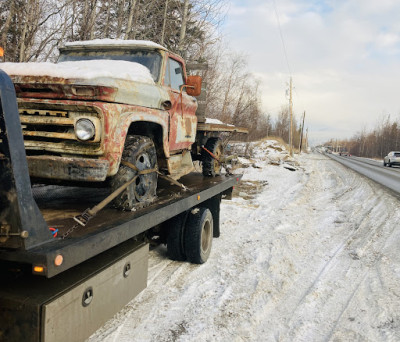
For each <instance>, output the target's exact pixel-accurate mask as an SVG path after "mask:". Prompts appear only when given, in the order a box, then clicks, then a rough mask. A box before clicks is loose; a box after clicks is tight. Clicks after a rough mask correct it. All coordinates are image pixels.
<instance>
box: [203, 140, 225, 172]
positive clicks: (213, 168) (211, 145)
mask: <svg viewBox="0 0 400 342" xmlns="http://www.w3.org/2000/svg"><path fill="white" fill-rule="evenodd" d="M204 147H205V148H206V149H207V150H209V151H210V152H211V153H212V154H214V156H216V157H217V158H218V159H219V160H221V158H222V157H223V152H224V151H223V150H224V149H223V147H222V142H221V140H220V139H219V138H210V139H208V140H207V142H206V144H205V146H204ZM201 160H202V163H203V175H204V176H206V177H215V176H218V175H220V174H221V166H222V165H221V163H219V162H218V161H216V160H215V159H214V158H213V157H212V156H211V155H210V154H209V153H208V152H207V151H205V150H202V152H201Z"/></svg>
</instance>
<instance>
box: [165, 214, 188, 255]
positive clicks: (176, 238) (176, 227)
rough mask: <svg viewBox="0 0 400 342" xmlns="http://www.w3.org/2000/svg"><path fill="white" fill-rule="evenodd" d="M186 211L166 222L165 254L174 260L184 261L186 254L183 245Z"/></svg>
mask: <svg viewBox="0 0 400 342" xmlns="http://www.w3.org/2000/svg"><path fill="white" fill-rule="evenodd" d="M186 218H187V212H184V213H182V214H180V215H178V216H175V217H173V218H172V219H170V220H168V222H167V223H166V224H167V226H168V236H167V255H168V258H170V259H171V260H175V261H185V260H186V255H185V251H184V247H183V239H184V228H185V222H186Z"/></svg>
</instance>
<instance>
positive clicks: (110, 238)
mask: <svg viewBox="0 0 400 342" xmlns="http://www.w3.org/2000/svg"><path fill="white" fill-rule="evenodd" d="M0 105H1V106H0V130H1V131H2V132H3V133H2V140H3V141H2V146H3V150H4V151H3V155H2V154H1V151H0V171H1V172H0V202H1V200H3V202H4V203H0V219H2V220H3V222H2V221H0V228H1V229H0V233H1V234H3V237H4V236H5V235H4V234H8V235H6V236H8V238H7V240H8V241H7V242H6V243H7V244H8V245H6V246H5V247H6V248H4V243H3V246H2V248H1V249H0V260H7V261H13V262H20V263H28V264H31V265H32V266H41V267H43V271H41V272H40V273H38V274H40V275H45V276H47V277H49V278H50V277H53V276H55V275H57V274H59V273H62V272H64V271H66V270H67V269H70V268H71V267H73V266H75V265H78V264H80V263H82V262H84V261H85V260H88V259H90V258H92V257H94V256H96V255H98V254H100V253H102V252H104V251H106V250H108V249H110V248H112V247H114V246H117V245H118V244H121V243H123V242H125V241H127V240H129V239H132V238H134V237H135V236H137V235H139V234H141V233H143V232H145V231H147V230H148V229H150V228H152V227H154V226H157V225H159V224H161V223H163V222H165V221H166V220H168V219H170V218H172V217H174V216H176V215H178V214H180V213H182V212H184V211H187V210H189V209H191V208H193V207H195V206H198V205H200V204H201V203H203V202H204V201H207V200H209V199H211V198H213V197H215V196H219V195H221V194H222V193H224V192H226V191H229V190H230V189H232V187H233V186H234V185H235V184H237V183H238V182H239V180H240V178H241V176H240V175H233V176H228V175H226V176H219V177H215V178H203V176H202V175H199V174H192V175H188V176H185V177H184V178H182V182H183V184H185V183H186V181H187V183H186V184H185V185H187V186H188V188H189V190H188V191H186V192H182V191H181V192H180V193H176V192H175V193H173V194H172V195H171V193H170V194H169V195H168V196H167V198H160V199H161V201H156V202H155V203H154V204H152V205H150V206H149V207H147V208H144V209H142V210H138V211H136V212H128V213H126V212H117V211H116V209H110V208H108V209H106V210H104V211H103V212H102V213H100V214H98V215H97V216H96V217H95V218H94V219H93V220H92V221H91V222H89V224H88V226H87V227H84V228H82V229H81V232H80V233H79V234H71V236H68V237H67V238H65V239H61V238H53V237H52V234H51V232H50V231H49V225H48V222H46V220H45V217H44V216H43V213H42V212H41V209H40V208H39V207H38V205H37V203H36V201H35V199H34V196H33V193H32V188H31V183H30V180H29V172H28V167H27V161H26V154H25V148H24V142H23V136H22V132H21V125H20V121H19V113H18V108H17V104H16V95H15V90H14V86H13V84H12V82H11V80H10V78H9V77H8V76H7V75H6V74H5V73H4V72H3V71H1V70H0ZM4 133H5V134H4ZM10 194H11V195H12V196H10ZM6 198H13V200H12V201H10V202H9V203H5V202H6V201H7V200H5V199H6ZM101 199H102V198H99V201H100V200H101ZM77 202H82V199H81V198H77ZM2 206H3V207H2ZM5 206H7V208H5ZM65 209H70V208H65ZM58 210H59V211H62V209H61V208H59V209H58ZM108 215H111V216H112V217H113V218H112V219H111V220H110V219H109V217H110V216H108ZM4 218H6V219H4ZM96 220H97V224H96ZM51 221H52V223H53V222H54V221H57V218H55V219H54V218H53V219H52V220H51ZM4 222H5V223H6V224H4ZM72 222H73V221H72V220H71V224H72ZM91 224H94V225H95V226H96V229H93V228H91ZM10 227H11V228H10ZM4 232H6V233H4ZM82 232H83V233H82ZM1 234H0V235H1ZM0 237H1V236H0ZM59 255H61V256H62V258H63V262H62V263H61V265H58V266H57V265H56V264H55V259H56V257H57V256H59Z"/></svg>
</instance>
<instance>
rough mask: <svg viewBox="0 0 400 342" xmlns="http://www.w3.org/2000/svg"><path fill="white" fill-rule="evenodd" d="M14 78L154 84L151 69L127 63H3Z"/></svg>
mask: <svg viewBox="0 0 400 342" xmlns="http://www.w3.org/2000/svg"><path fill="white" fill-rule="evenodd" d="M0 68H1V69H3V70H4V71H5V72H6V73H7V74H9V75H13V76H50V77H60V78H65V79H79V80H91V79H99V78H102V79H107V78H111V79H122V80H126V81H135V82H142V83H148V84H154V81H153V78H152V76H151V74H150V71H149V69H147V68H146V67H145V66H143V65H141V64H139V63H135V62H127V61H114V60H89V61H76V62H60V63H58V64H54V63H49V62H44V63H34V62H28V63H2V64H1V66H0Z"/></svg>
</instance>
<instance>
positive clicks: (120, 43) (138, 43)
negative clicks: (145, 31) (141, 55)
mask: <svg viewBox="0 0 400 342" xmlns="http://www.w3.org/2000/svg"><path fill="white" fill-rule="evenodd" d="M92 46H93V47H105V48H111V47H142V48H150V49H160V50H167V49H166V48H165V47H164V46H162V45H160V44H157V43H154V42H152V41H150V40H124V39H94V40H83V41H76V42H69V43H65V45H64V46H63V47H65V48H81V47H92Z"/></svg>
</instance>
